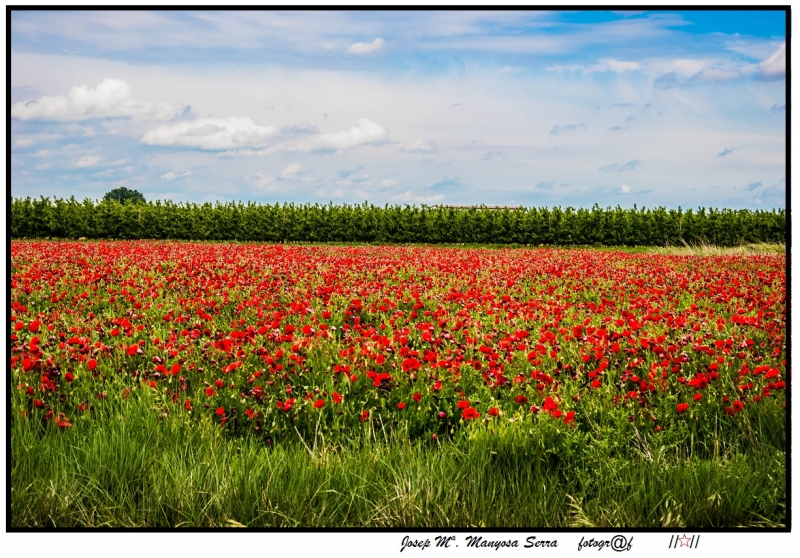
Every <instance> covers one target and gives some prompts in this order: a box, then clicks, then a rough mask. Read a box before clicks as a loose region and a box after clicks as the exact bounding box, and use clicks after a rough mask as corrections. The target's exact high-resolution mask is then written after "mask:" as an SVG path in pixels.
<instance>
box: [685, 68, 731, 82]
mask: <svg viewBox="0 0 800 558" xmlns="http://www.w3.org/2000/svg"><path fill="white" fill-rule="evenodd" d="M694 77H695V78H696V79H701V80H709V81H730V80H734V79H739V78H741V77H742V72H740V71H739V70H723V69H722V68H705V69H704V70H700V71H699V72H698V73H697V74H696V75H695V76H694Z"/></svg>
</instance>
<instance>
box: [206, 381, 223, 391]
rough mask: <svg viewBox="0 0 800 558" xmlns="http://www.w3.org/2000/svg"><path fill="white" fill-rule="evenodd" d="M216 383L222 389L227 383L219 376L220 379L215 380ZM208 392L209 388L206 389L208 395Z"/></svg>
mask: <svg viewBox="0 0 800 558" xmlns="http://www.w3.org/2000/svg"><path fill="white" fill-rule="evenodd" d="M214 385H215V386H217V389H222V388H223V386H224V385H225V382H223V381H222V380H221V379H219V378H218V379H217V380H216V381H215V382H214ZM209 389H211V388H209ZM207 392H208V390H206V395H208V393H207Z"/></svg>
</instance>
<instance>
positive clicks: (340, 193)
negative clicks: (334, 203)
mask: <svg viewBox="0 0 800 558" xmlns="http://www.w3.org/2000/svg"><path fill="white" fill-rule="evenodd" d="M331 195H332V196H334V197H336V198H343V197H344V190H342V189H341V188H339V189H338V190H334V191H333V193H332V194H331Z"/></svg>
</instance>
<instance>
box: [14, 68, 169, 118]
mask: <svg viewBox="0 0 800 558" xmlns="http://www.w3.org/2000/svg"><path fill="white" fill-rule="evenodd" d="M180 111H181V107H179V106H177V105H174V104H172V103H167V102H149V101H140V100H137V99H132V98H131V88H130V86H129V85H128V84H127V83H125V82H124V81H122V80H119V79H113V78H106V79H104V80H103V81H102V82H101V83H100V85H98V86H97V87H96V88H94V89H91V88H90V87H89V86H88V85H76V86H75V87H73V88H72V89H70V91H69V93H67V95H66V96H64V95H58V96H55V97H48V96H43V97H39V98H38V99H32V100H30V101H26V102H24V103H22V102H20V103H15V104H14V106H12V107H11V116H12V117H16V118H19V119H20V120H29V119H38V120H56V121H61V122H69V121H79V120H86V119H89V118H121V117H127V118H134V119H136V120H148V119H149V120H168V119H170V118H172V117H174V116H176V115H177V114H179V113H180Z"/></svg>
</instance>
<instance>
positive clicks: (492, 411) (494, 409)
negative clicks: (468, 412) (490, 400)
mask: <svg viewBox="0 0 800 558" xmlns="http://www.w3.org/2000/svg"><path fill="white" fill-rule="evenodd" d="M489 415H490V416H493V417H496V416H499V415H500V409H498V408H497V407H492V408H491V409H489Z"/></svg>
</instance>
